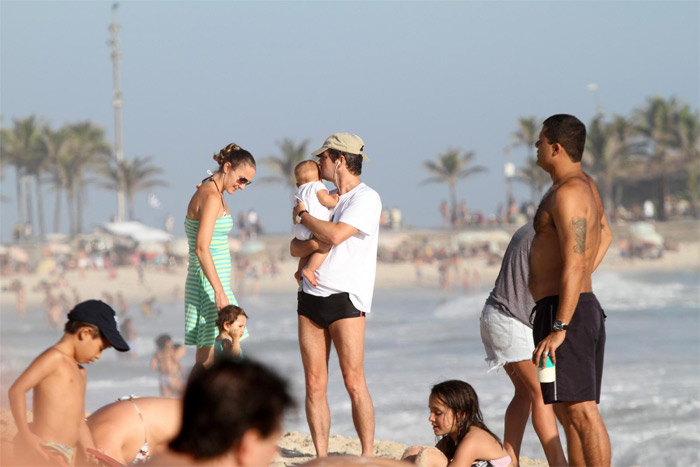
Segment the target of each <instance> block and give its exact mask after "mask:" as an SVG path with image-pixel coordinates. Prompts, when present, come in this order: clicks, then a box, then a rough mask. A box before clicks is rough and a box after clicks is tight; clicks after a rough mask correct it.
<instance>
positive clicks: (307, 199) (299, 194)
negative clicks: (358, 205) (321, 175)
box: [294, 180, 331, 240]
mask: <svg viewBox="0 0 700 467" xmlns="http://www.w3.org/2000/svg"><path fill="white" fill-rule="evenodd" d="M321 190H326V191H328V188H326V185H324V184H323V182H322V181H320V180H317V181H315V182H309V183H304V184H303V185H300V186H299V187H298V188H297V191H296V192H295V193H294V198H296V199H298V200H301V202H302V203H304V206H306V210H307V211H309V214H311V215H312V216H314V217H315V218H316V219H321V220H322V221H327V220H328V219H330V218H331V210H330V209H328V208H327V207H325V206H324V205H323V204H321V202H320V201H319V200H318V195H317V193H318V192H319V191H321ZM294 236H295V237H296V238H298V239H299V240H308V239H310V238H311V237H312V236H313V234H312V233H311V232H310V231H309V229H307V228H306V227H304V226H303V225H301V224H294Z"/></svg>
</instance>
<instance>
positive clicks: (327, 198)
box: [294, 160, 340, 286]
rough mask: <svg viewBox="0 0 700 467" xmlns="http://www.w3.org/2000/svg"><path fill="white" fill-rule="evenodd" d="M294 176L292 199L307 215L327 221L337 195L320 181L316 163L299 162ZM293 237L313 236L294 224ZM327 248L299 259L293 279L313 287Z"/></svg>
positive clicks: (304, 228)
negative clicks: (302, 206) (295, 185)
mask: <svg viewBox="0 0 700 467" xmlns="http://www.w3.org/2000/svg"><path fill="white" fill-rule="evenodd" d="M294 176H295V177H296V179H297V191H296V192H295V193H294V197H295V198H296V199H298V200H301V202H302V203H304V206H305V207H306V209H307V211H308V212H309V214H311V215H312V216H314V217H315V218H317V219H321V220H323V221H327V220H329V219H330V215H331V211H330V208H334V207H335V205H336V204H338V198H339V197H340V196H339V195H338V194H337V193H335V194H332V195H331V194H330V193H328V189H327V188H326V185H324V184H323V182H322V181H321V175H320V171H319V168H318V165H317V164H316V162H314V161H311V160H308V161H301V162H299V163H298V164H297V166H296V167H295V168H294ZM294 235H295V236H296V238H298V239H299V240H308V239H310V238H311V237H312V236H313V235H312V234H311V232H310V231H309V229H307V228H306V227H304V226H303V225H301V224H294ZM328 252H329V248H324V249H318V250H316V251H315V252H313V253H312V254H310V255H309V256H305V257H303V258H299V267H298V268H297V272H296V273H295V274H294V277H295V278H296V280H297V281H300V280H301V276H304V278H306V280H307V281H309V282H310V283H311V284H313V285H314V286H317V285H318V283H317V282H316V270H317V269H318V268H319V266H321V264H323V261H324V260H325V259H326V256H328Z"/></svg>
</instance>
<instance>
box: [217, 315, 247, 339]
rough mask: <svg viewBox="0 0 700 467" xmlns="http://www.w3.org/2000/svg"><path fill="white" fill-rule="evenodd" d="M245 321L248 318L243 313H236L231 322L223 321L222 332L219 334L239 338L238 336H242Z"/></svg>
mask: <svg viewBox="0 0 700 467" xmlns="http://www.w3.org/2000/svg"><path fill="white" fill-rule="evenodd" d="M247 323H248V318H246V317H245V316H243V315H238V317H237V318H236V320H235V321H233V322H232V323H231V322H230V323H224V332H222V333H221V335H222V336H224V337H228V338H229V339H231V340H237V339H238V340H240V338H241V337H243V333H244V332H245V326H246V324H247Z"/></svg>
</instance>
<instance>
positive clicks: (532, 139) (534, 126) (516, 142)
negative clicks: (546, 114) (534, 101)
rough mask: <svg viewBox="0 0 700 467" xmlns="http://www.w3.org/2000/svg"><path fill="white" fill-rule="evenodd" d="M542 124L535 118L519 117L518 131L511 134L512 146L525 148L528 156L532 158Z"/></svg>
mask: <svg viewBox="0 0 700 467" xmlns="http://www.w3.org/2000/svg"><path fill="white" fill-rule="evenodd" d="M541 128H542V124H541V123H540V122H539V120H537V117H534V116H530V117H520V118H519V119H518V131H516V132H515V133H513V135H512V138H513V146H525V147H526V148H527V149H528V153H527V155H528V156H532V157H534V155H535V143H536V142H537V140H538V139H539V138H540V129H541Z"/></svg>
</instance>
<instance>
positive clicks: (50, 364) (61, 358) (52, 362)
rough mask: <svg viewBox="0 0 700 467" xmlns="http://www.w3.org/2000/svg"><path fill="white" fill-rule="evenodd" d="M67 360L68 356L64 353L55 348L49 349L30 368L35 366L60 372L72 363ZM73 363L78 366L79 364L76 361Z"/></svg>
mask: <svg viewBox="0 0 700 467" xmlns="http://www.w3.org/2000/svg"><path fill="white" fill-rule="evenodd" d="M67 359H68V356H67V355H65V354H64V353H63V352H61V351H60V350H58V349H56V348H54V347H49V348H48V349H46V350H44V351H43V352H42V353H41V354H39V356H38V357H36V358H35V359H34V361H33V362H32V363H31V365H29V368H31V367H33V366H39V367H44V368H46V369H52V370H58V369H60V368H62V367H64V366H66V365H67V364H69V363H70V362H68V361H67ZM71 361H72V359H71ZM73 363H74V364H75V365H77V363H75V362H74V361H73Z"/></svg>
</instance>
